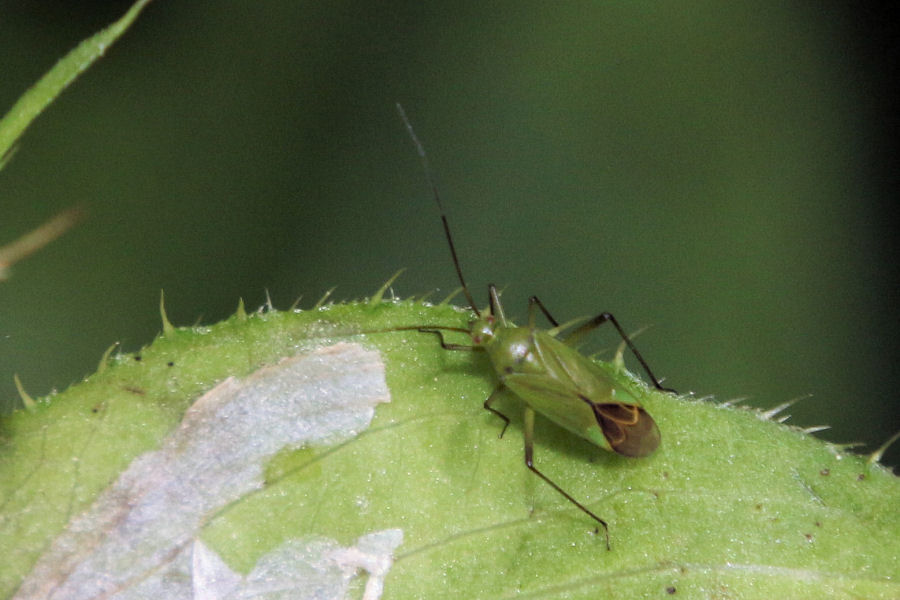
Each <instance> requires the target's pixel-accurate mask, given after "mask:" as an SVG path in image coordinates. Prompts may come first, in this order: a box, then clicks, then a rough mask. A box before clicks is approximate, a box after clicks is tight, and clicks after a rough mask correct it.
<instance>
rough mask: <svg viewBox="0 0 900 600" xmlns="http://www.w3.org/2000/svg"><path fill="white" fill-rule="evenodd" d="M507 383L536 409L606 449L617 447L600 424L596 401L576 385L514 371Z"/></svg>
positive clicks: (508, 386)
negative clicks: (583, 393) (582, 392)
mask: <svg viewBox="0 0 900 600" xmlns="http://www.w3.org/2000/svg"><path fill="white" fill-rule="evenodd" d="M503 384H504V385H505V386H506V387H507V388H509V390H510V391H511V392H512V393H514V394H515V395H516V396H518V397H519V398H520V399H521V400H522V401H524V402H525V403H526V404H528V406H530V407H531V408H533V409H534V410H535V412H539V413H540V414H542V415H544V416H545V417H547V418H548V419H550V420H551V421H553V422H554V423H556V424H557V425H559V426H560V427H562V428H564V429H566V430H567V431H571V432H572V433H574V434H576V435H579V436H581V437H583V438H584V439H586V440H587V441H589V442H591V443H592V444H595V445H597V446H600V447H601V448H603V449H605V450H610V451H614V450H613V447H612V445H610V443H609V442H608V441H607V439H606V436H605V435H604V434H603V430H602V429H601V428H600V426H599V423H598V420H597V416H596V414H595V412H594V408H593V405H592V403H591V402H590V401H585V400H584V398H583V397H582V396H581V395H580V394H579V393H578V390H576V389H575V388H573V387H571V386H569V385H565V384H564V383H562V382H560V381H558V380H556V379H554V378H552V377H548V376H546V375H535V374H521V373H514V374H511V375H507V376H506V377H504V378H503Z"/></svg>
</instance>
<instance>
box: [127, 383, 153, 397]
mask: <svg viewBox="0 0 900 600" xmlns="http://www.w3.org/2000/svg"><path fill="white" fill-rule="evenodd" d="M122 389H123V390H125V391H126V392H131V393H132V394H137V395H138V396H143V395H144V394H146V393H147V392H146V391H145V390H143V389H142V388H139V387H137V386H134V385H123V386H122Z"/></svg>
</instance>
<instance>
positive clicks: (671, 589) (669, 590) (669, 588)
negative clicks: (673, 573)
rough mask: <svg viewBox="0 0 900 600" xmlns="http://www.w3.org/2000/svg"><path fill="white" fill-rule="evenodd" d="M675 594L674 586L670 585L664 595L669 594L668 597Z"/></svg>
mask: <svg viewBox="0 0 900 600" xmlns="http://www.w3.org/2000/svg"><path fill="white" fill-rule="evenodd" d="M675 592H676V590H675V586H674V585H670V586H669V587H667V588H666V593H667V594H669V595H670V596H671V595H672V594H674V593H675Z"/></svg>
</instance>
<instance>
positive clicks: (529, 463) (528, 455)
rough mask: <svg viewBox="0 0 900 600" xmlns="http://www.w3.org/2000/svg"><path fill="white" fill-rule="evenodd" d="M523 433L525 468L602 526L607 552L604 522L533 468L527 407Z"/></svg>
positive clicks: (531, 418)
mask: <svg viewBox="0 0 900 600" xmlns="http://www.w3.org/2000/svg"><path fill="white" fill-rule="evenodd" d="M523 431H524V434H525V466H527V467H528V468H529V469H530V470H531V472H532V473H534V474H535V475H537V476H538V477H540V478H541V479H543V480H544V481H545V482H547V483H548V484H549V485H550V487H552V488H553V489H554V490H556V491H557V492H559V493H560V494H562V495H563V496H564V497H565V499H566V500H568V501H569V502H571V503H572V504H574V505H575V506H577V507H578V508H580V509H581V510H582V512H584V513H585V514H587V515H588V516H589V517H591V518H592V519H594V520H595V521H597V522H598V523H600V525H602V526H603V534H604V535H605V536H606V549H607V550H609V525H607V524H606V521H604V520H603V519H601V518H600V517H598V516H597V515H595V514H594V513H592V512H591V511H589V510H588V509H587V508H586V507H585V506H584V505H583V504H581V503H580V502H579V501H578V500H576V499H575V498H573V497H572V496H570V495H569V494H568V493H567V492H566V491H565V490H563V489H562V488H561V487H559V486H558V485H556V484H555V483H553V482H552V481H551V480H550V478H549V477H547V476H546V475H544V474H543V473H541V472H540V471H538V468H537V467H535V466H534V409H532V408H530V407H527V406H526V407H525V418H524V423H523Z"/></svg>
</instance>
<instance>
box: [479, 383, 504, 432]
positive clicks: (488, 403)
mask: <svg viewBox="0 0 900 600" xmlns="http://www.w3.org/2000/svg"><path fill="white" fill-rule="evenodd" d="M502 389H503V386H502V385H498V386H497V387H496V388H494V391H493V392H491V395H490V396H488V399H487V400H485V401H484V408H485V409H487V410H489V411H491V412H492V413H494V414H495V415H497V416H498V417H500V418H501V419H503V429H501V430H500V435H498V436H497V437H501V438H502V437H503V434H504V433H506V428H507V427H509V417H507V416H506V415H504V414H503V413H502V412H500V411H499V410H497V409H496V408H492V407H491V404H493V403H494V400H496V399H497V397H498V395H499V394H500V390H502Z"/></svg>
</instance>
